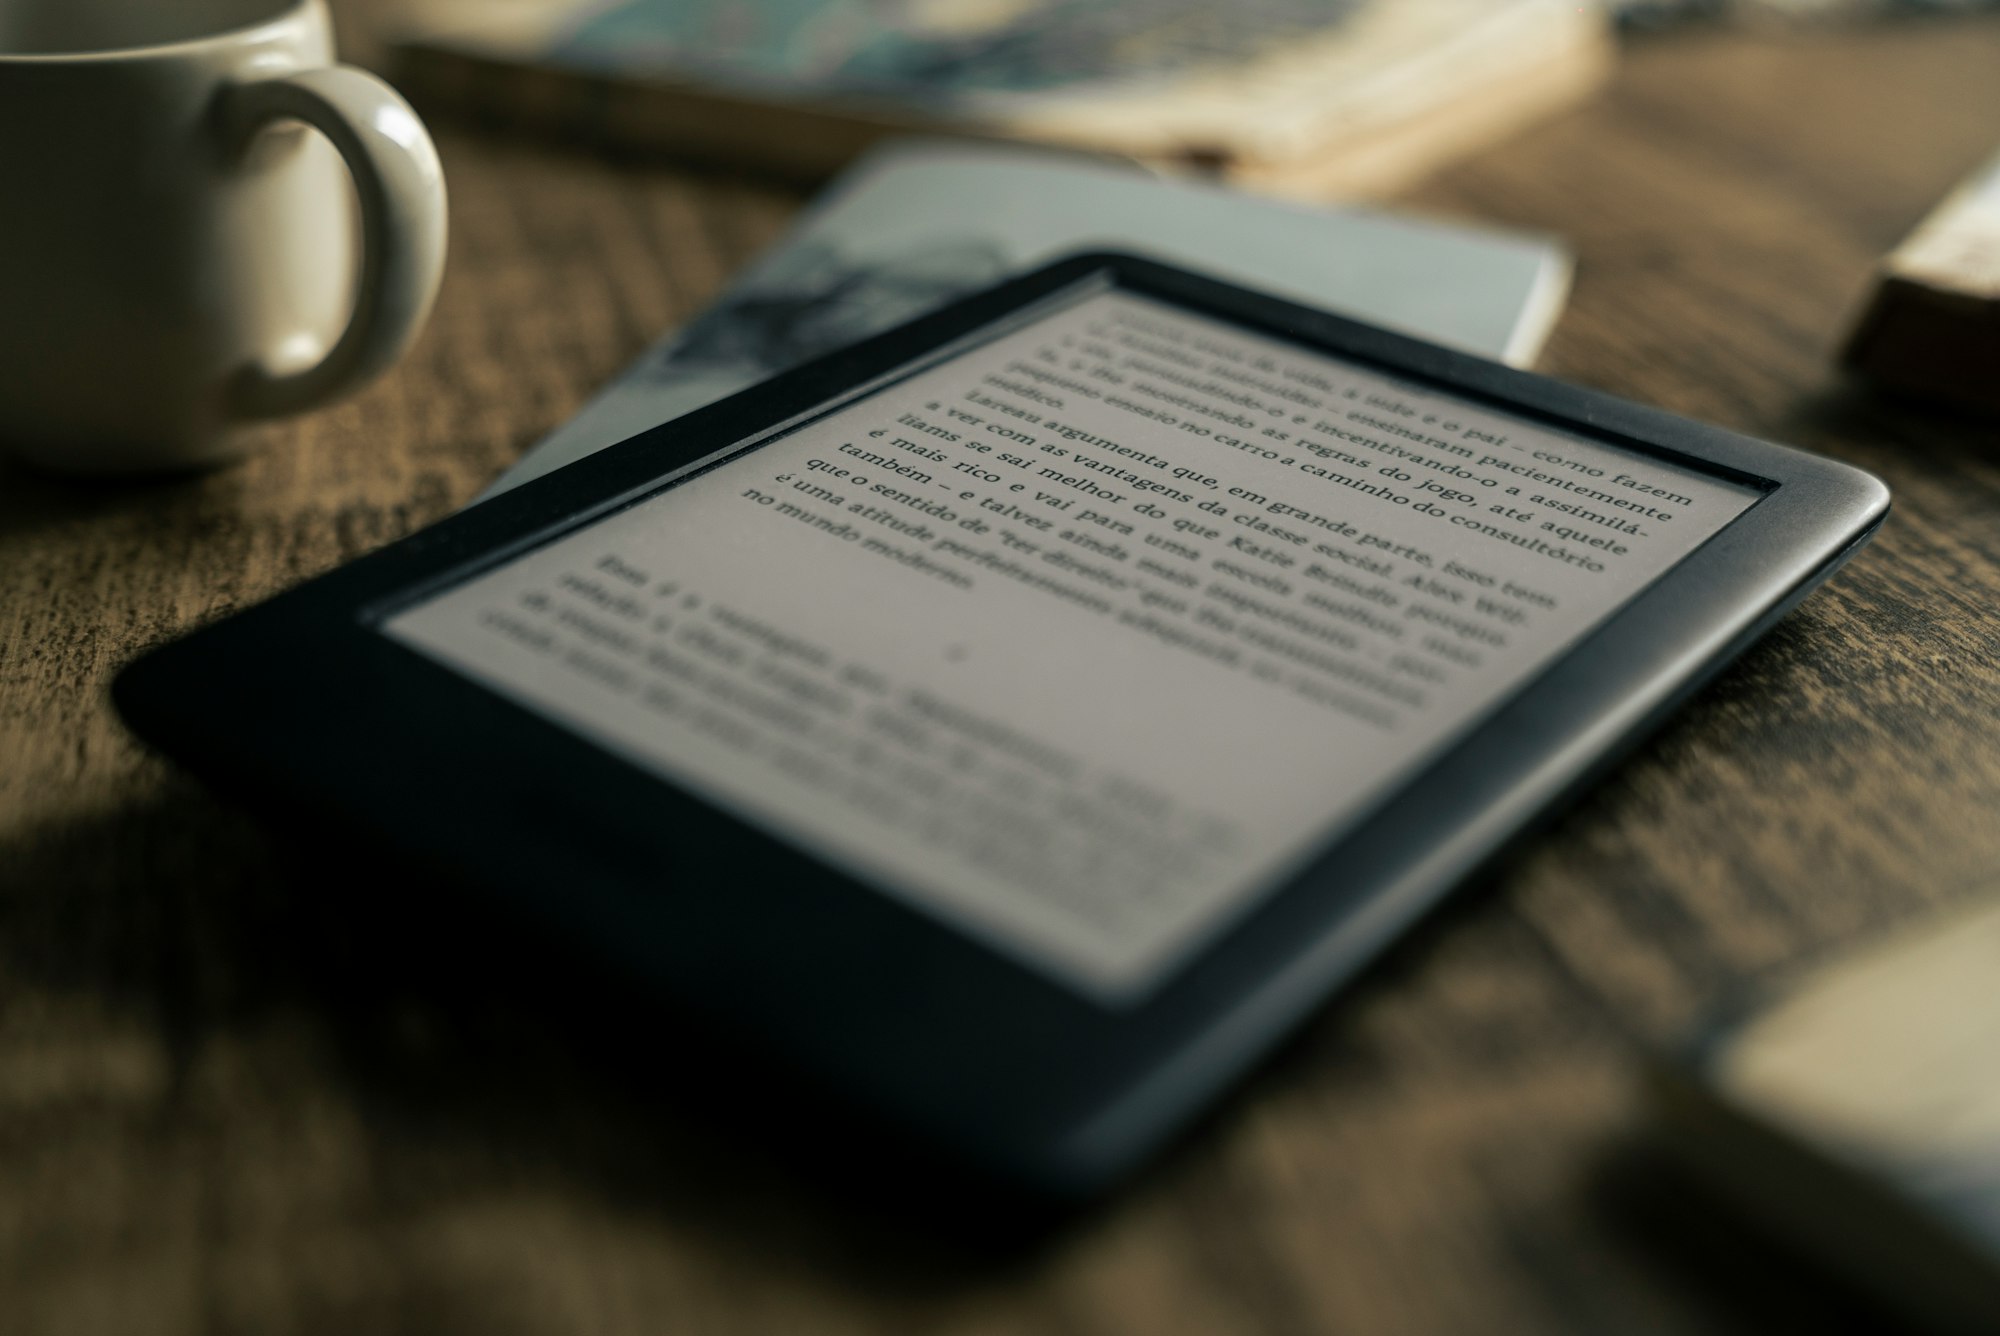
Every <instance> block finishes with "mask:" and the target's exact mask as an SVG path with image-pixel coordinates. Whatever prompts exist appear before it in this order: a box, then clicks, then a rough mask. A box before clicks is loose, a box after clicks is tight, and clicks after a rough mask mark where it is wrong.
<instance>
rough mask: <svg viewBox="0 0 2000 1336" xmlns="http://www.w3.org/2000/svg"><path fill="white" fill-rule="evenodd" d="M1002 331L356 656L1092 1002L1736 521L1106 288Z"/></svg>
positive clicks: (1404, 384)
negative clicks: (618, 762) (533, 724)
mask: <svg viewBox="0 0 2000 1336" xmlns="http://www.w3.org/2000/svg"><path fill="white" fill-rule="evenodd" d="M1041 309H1042V313H1041V314H1039V315H1037V316H1033V317H1032V318H1029V319H1026V320H1025V321H1023V322H1019V323H1015V324H1012V325H1005V326H1001V327H1000V328H999V332H997V333H995V334H994V335H993V336H992V337H991V338H990V339H988V340H986V341H984V342H975V343H973V344H971V345H970V346H967V347H964V348H962V349H961V350H960V351H958V352H957V353H956V354H955V355H953V356H950V357H947V358H944V359H942V360H938V361H934V362H931V363H929V364H925V365H922V366H921V369H918V370H916V371H914V372H913V373H911V374H909V375H907V376H904V377H903V378H901V379H895V380H892V381H890V382H888V383H886V384H885V385H884V386H883V387H882V388H879V389H876V390H874V391H873V392H871V393H867V394H865V395H862V396H860V397H858V398H853V399H849V400H846V401H843V402H840V403H839V404H838V405H837V406H836V407H833V408H831V409H830V410H829V411H827V412H826V413H824V414H822V415H820V416H818V417H815V418H812V419H810V420H808V421H806V422H805V423H804V424H803V425H800V426H798V427H796V428H795V429H793V430H791V431H789V432H788V433H786V434H784V435H782V436H779V437H778V438H776V439H775V440H771V441H769V442H767V443H764V444H761V445H759V446H757V447H756V448H754V449H748V450H745V451H743V452H742V453H740V454H738V455H736V456H735V457H733V458H730V459H728V460H727V461H726V462H724V463H722V464H720V465H719V466H717V467H713V468H710V469H708V470H707V471H705V472H702V473H699V474H697V475H696V476H694V477H692V478H690V479H688V480H686V481H684V482H680V483H678V484H676V485H673V486H671V487H667V488H665V489H664V490H661V491H659V492H658V493H656V494H654V495H651V496H650V497H647V498H645V499H643V500H641V501H639V502H637V503H635V504H631V505H628V506H626V507H624V508H623V509H620V510H617V511H616V512H615V513H612V514H610V515H609V516H608V517H606V518H603V519H600V520H598V521H595V522H592V523H588V524H585V525H583V526H582V527H580V528H577V529H574V530H572V531H570V532H568V533H566V534H564V535H562V536H561V537H558V538H556V539H555V540H553V541H551V542H548V543H547V544H545V545H543V546H540V547H537V548H535V549H533V550H531V551H529V552H527V553H526V554H525V555H522V556H519V557H516V558H513V559H510V560H508V561H506V562H504V563H503V564H501V565H498V566H496V567H493V568H490V569H487V570H485V571H483V572H482V573H480V574H478V575H476V576H474V577H472V578H470V579H468V580H466V581H465V582H463V583H461V584H458V585H456V586H454V587H452V588H450V589H448V590H446V591H445V592H443V593H440V594H436V595H434V596H428V597H425V598H424V599H422V600H421V601H419V602H417V603H415V604H414V605H412V606H409V607H406V608H404V609H402V610H401V611H399V612H397V613H396V614H395V615H393V616H392V617H390V618H388V619H387V620H386V621H384V622H383V623H382V626H381V629H382V631H383V632H384V633H385V634H387V635H389V636H391V637H393V638H394V639H396V640H397V641H399V642H401V643H403V644H405V645H407V646H410V647H412V648H414V649H415V650H417V651H419V652H421V653H422V654H424V655H426V656H428V657H429V658H431V659H433V660H435V661H437V662H439V663H441V664H444V665H446V666H448V667H449V668H451V669H453V670H455V671H456V672H458V673H460V674H463V675H464V676H466V677H468V678H471V679H474V680H476V681H478V682H480V683H483V684H484V685H485V686H486V687H488V688H490V689H491V690H493V691H495V692H498V693H500V694H501V695H503V696H505V697H507V698H509V699H511V700H513V701H515V702H517V703H519V704H520V705H521V706H523V707H525V708H527V709H529V710H531V711H534V712H536V713H538V714H540V715H542V716H543V717H545V718H547V719H550V720H553V721H556V722H558V723H560V724H562V725H563V726H566V727H568V728H570V729H572V730H575V731H576V732H578V733H580V734H582V735H584V736H586V737H588V738H589V739H591V740H592V741H594V742H595V743H596V744H598V745H600V746H602V747H604V748H607V749H609V750H611V751H612V752H614V753H616V754H618V755H621V756H623V757H625V758H626V759H627V760H628V761H630V762H631V763H633V764H635V765H637V766H639V767H641V768H643V769H645V770H648V771H650V772H653V773H656V774H658V775H660V776H662V777H664V778H666V779H668V780H670V781H671V782H673V783H675V784H677V785H679V786H681V787H683V788H686V789H688V790H690V791H693V792H696V793H699V794H701V795H703V796H705V797H706V798H707V799H708V800H709V801H711V802H712V803H715V804H717V805H719V806H722V807H724V808H726V809H728V810H730V811H731V812H733V813H735V814H736V815H738V816H740V817H741V818H743V819H745V820H747V821H749V822H751V823H752V824H754V825H757V826H758V827H760V828H762V829H764V830H765V831H767V832H769V833H771V834H772V835H774V836H776V837H778V838H781V839H785V840H789V841H790V842H792V843H794V844H796V845H799V846H801V847H804V848H807V849H809V850H811V851H813V852H815V853H816V854H817V855H818V856H819V857H820V858H822V859H823V860H825V861H827V862H830V863H832V864H834V865H836V866H839V867H841V868H843V869H845V870H847V871H848V872H850V873H852V874H855V875H856V876H858V877H859V878H860V879H861V880H863V881H865V882H866V883H868V884H870V885H873V886H875V887H877V888H879V889H880V890H881V891H883V892H885V893H887V894H891V895H895V896H898V897H901V898H902V899H904V900H905V901H907V902H908V903H910V904H911V905H913V906H916V907H917V908H919V909H920V910H921V911H924V912H927V913H929V914H931V915H934V916H936V917H938V918H941V919H943V920H945V921H947V922H948V923H950V924H952V925H955V926H956V927H957V928H959V929H960V930H961V931H964V932H967V933H969V934H971V935H973V936H974V937H976V938H977V939H979V940H982V941H984V942H986V943H988V944H989V945H990V946H992V947H993V948H995V949H998V950H1000V951H1003V952H1005V953H1007V954H1009V955H1011V956H1012V957H1014V958H1015V959H1017V960H1019V961H1022V962H1025V963H1026V964H1027V965H1028V966H1029V967H1030V968H1032V969H1035V970H1037V971H1039V972H1041V973H1042V974H1044V975H1045V976H1047V977H1050V978H1053V979H1055V980H1057V981H1059V982H1061V983H1063V984H1066V985H1068V986H1070V987H1072V988H1074V989H1076V990H1079V991H1081V992H1083V993H1084V994H1086V995H1088V996H1091V997H1094V998H1096V999H1098V1000H1099V1001H1101V1002H1105V1003H1118V1002H1129V1001H1132V1000H1135V999H1137V998H1138V997H1140V996H1142V995H1144V994H1145V993H1146V992H1148V991H1149V990H1151V989H1152V988H1154V987H1156V986H1157V985H1158V984H1159V983H1160V982H1161V981H1162V980H1163V979H1164V978H1166V977H1167V976H1168V975H1169V974H1170V973H1171V972H1172V969H1173V967H1174V965H1175V963H1176V962H1178V961H1181V960H1183V959H1186V958H1187V957H1188V956H1189V955H1190V954H1191V953H1193V952H1194V951H1196V950H1198V949H1199V948H1200V947H1201V946H1202V945H1203V944H1204V943H1206V942H1208V941H1211V940H1213V938H1214V937H1215V935H1216V934H1217V933H1218V932H1219V931H1220V930H1221V929H1222V928H1223V927H1224V926H1225V925H1227V924H1228V923H1230V922H1231V921H1232V920H1234V919H1235V918H1236V917H1238V916H1239V915H1241V914H1243V913H1244V912H1246V911H1247V910H1249V909H1252V908H1254V907H1255V906H1256V905H1257V904H1258V903H1259V901H1260V899H1261V898H1262V897H1263V896H1264V895H1265V894H1266V893H1267V892H1269V891H1270V890H1272V889H1273V888H1275V887H1277V886H1280V885H1282V884H1284V883H1285V881H1286V880H1287V878H1288V874H1291V873H1293V872H1295V871H1296V870H1297V869H1298V868H1299V867H1300V865H1301V864H1302V862H1303V861H1304V860H1305V859H1306V858H1308V857H1309V856H1310V855H1312V854H1314V853H1315V852H1316V851H1319V850H1321V849H1323V848H1325V847H1326V846H1327V845H1328V844H1329V843H1330V842H1331V841H1334V840H1337V839H1338V838H1340V836H1341V835H1342V834H1343V833H1344V832H1347V831H1349V830H1351V829H1352V828H1353V827H1354V825H1355V823H1356V822H1357V821H1359V820H1361V819H1363V818H1364V817H1365V816H1366V814H1367V813H1368V812H1369V811H1370V810H1371V809H1372V808H1373V807H1375V806H1376V805H1377V804H1378V803H1379V802H1380V801H1382V800H1383V799H1384V798H1385V797H1387V796H1388V795H1390V794H1392V793H1394V792H1395V791H1396V790H1397V789H1398V788H1399V787H1400V786H1401V785H1403V784H1404V783H1406V782H1408V781H1409V780H1410V779H1412V778H1413V777H1414V776H1415V775H1416V773H1417V772H1418V771H1420V770H1421V769H1423V768H1424V767H1425V766H1426V764H1427V763H1429V762H1431V761H1434V760H1435V759H1436V758H1437V757H1438V756H1439V755H1440V754H1441V753H1442V752H1443V751H1445V750H1446V749H1447V748H1448V747H1450V746H1451V744H1453V743H1454V742H1455V741H1457V740H1459V739H1460V738H1462V737H1463V736H1464V735H1465V734H1466V733H1467V732H1468V731H1469V730H1470V729H1472V728H1473V727H1474V726H1475V725H1476V724H1477V723H1478V722H1479V721H1480V720H1481V719H1482V718H1484V717H1485V716H1486V715H1488V714H1489V713H1490V712H1491V711H1492V710H1493V709H1494V708H1495V707H1496V706H1497V705H1498V704H1500V703H1501V702H1502V701H1504V700H1505V699H1507V698H1508V697H1510V696H1511V695H1512V694H1514V693H1516V692H1517V691H1518V690H1520V689H1521V688H1522V687H1523V686H1524V685H1525V684H1526V683H1527V682H1528V681H1529V680H1530V679H1532V678H1533V677H1534V676H1535V675H1536V674H1538V673H1540V672H1541V671H1543V670H1545V669H1547V668H1548V667H1550V666H1551V665H1552V664H1553V663H1554V662H1555V661H1556V660H1557V659H1558V658H1560V657H1561V656H1562V655H1563V654H1564V653H1565V652H1566V651H1567V650H1569V649H1570V648H1571V647H1573V646H1574V645H1575V644H1576V643H1577V642H1578V640H1579V639H1581V638H1582V637H1583V636H1585V635H1586V634H1587V633H1589V632H1590V631H1591V630H1592V629H1593V628H1595V627H1597V626H1598V625H1600V624H1601V623H1602V622H1604V620H1605V619H1606V618H1607V617H1609V616H1610V615H1611V614H1612V613H1614V612H1615V611H1617V610H1618V609H1619V608H1620V607H1622V606H1623V605H1625V604H1626V603H1628V602H1629V601H1631V600H1632V599H1633V598H1634V597H1635V596H1636V595H1637V594H1639V593H1640V592H1641V591H1642V590H1644V589H1645V588H1646V587H1647V586H1648V585H1650V584H1651V583H1652V582H1653V581H1655V580H1657V579H1658V578H1660V577H1661V576H1662V575H1664V574H1666V573H1667V572H1668V571H1669V570H1670V569H1672V568H1673V567H1674V566H1675V565H1676V564H1677V563H1679V562H1680V561H1682V560H1683V559H1684V558H1686V557H1687V556H1688V555H1689V554H1690V553H1691V552H1693V551H1694V550H1695V548H1697V547H1698V546H1699V545H1701V544H1702V543H1703V542H1704V541H1705V540H1707V539H1708V538H1710V537H1711V536H1713V535H1714V534H1716V533H1717V532H1718V531H1719V530H1720V529H1722V528H1723V527H1724V526H1726V525H1727V524H1729V522H1730V521H1731V520H1733V519H1735V518H1736V517H1737V516H1739V515H1741V514H1742V513H1743V512H1744V511H1745V510H1747V509H1748V508H1749V507H1750V506H1752V505H1753V504H1755V503H1756V502H1757V500H1758V499H1759V497H1760V496H1761V495H1762V493H1761V492H1760V491H1759V490H1758V489H1757V488H1755V487H1753V486H1748V485H1745V484H1742V483H1739V482H1736V481H1732V480H1728V479H1725V478H1723V477H1721V476H1719V475H1716V474H1713V473H1708V472H1703V471H1700V470H1697V469H1694V468H1690V467H1686V466H1683V465H1681V464H1679V463H1675V462H1669V461H1668V460H1666V459H1663V458H1661V457H1658V456H1655V455H1650V454H1644V453H1640V452H1638V451H1633V450H1626V449H1621V448H1617V447H1614V446H1611V445H1608V444H1605V443H1603V442H1599V441H1595V440H1592V439H1589V438H1587V437H1585V436H1582V435H1579V434H1573V433H1569V432H1565V431H1561V430H1556V429H1553V428H1551V427H1549V426H1546V425H1542V424H1539V423H1537V422H1536V421H1534V420H1531V419H1529V418H1527V417H1524V416H1515V415H1512V414H1509V413H1508V412H1506V411H1504V410H1501V409H1497V408H1494V407H1492V406H1489V405H1483V404H1481V403H1478V402H1475V401H1473V400H1470V399H1468V398H1465V397H1461V396H1457V395H1454V394H1450V393H1444V392H1440V391H1439V390H1437V389H1435V388H1431V387H1427V386H1426V385H1424V384H1423V383H1422V382H1420V381H1417V380H1413V379H1409V378H1403V377H1398V376H1392V375H1387V374H1383V373H1381V372H1379V371H1376V370H1374V369H1372V368H1370V367H1369V366H1367V365H1365V364H1362V363H1358V362H1354V361H1348V360H1345V359H1343V358H1340V357H1337V356H1333V355H1329V354H1325V353H1321V352H1318V351H1314V350H1311V349H1308V348H1306V347H1303V346H1299V345H1295V344H1292V343H1288V342H1285V341H1283V340H1281V339H1277V338H1273V337H1267V336H1264V335H1262V334H1259V333H1255V332H1251V331H1250V330H1247V329H1245V328H1243V327H1240V326H1237V325H1234V324H1231V323H1227V322H1224V321H1221V320H1217V319H1213V318H1210V317H1208V316H1205V315H1202V314H1199V313H1196V312H1194V311H1192V310H1190V309H1187V308H1183V307H1180V306H1176V305H1172V304H1169V303H1167V302H1163V301H1160V300H1156V299H1153V298H1150V297H1145V296H1140V295H1137V294H1135V293H1132V292H1129V291H1124V290H1119V289H1115V288H1109V289H1103V288H1100V289H1092V290H1089V291H1087V292H1085V293H1084V294H1083V295H1080V296H1076V297H1074V298H1073V299H1071V300H1069V301H1067V302H1066V303H1062V302H1059V303H1056V304H1054V305H1053V306H1052V307H1047V308H1041ZM696 834H697V833H696V832H690V836H691V837H694V836H695V835H696Z"/></svg>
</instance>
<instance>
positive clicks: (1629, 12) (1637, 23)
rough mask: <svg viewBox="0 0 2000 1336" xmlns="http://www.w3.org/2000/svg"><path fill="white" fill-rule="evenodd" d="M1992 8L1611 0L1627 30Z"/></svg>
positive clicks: (1974, 4) (1961, 2)
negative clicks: (1720, 20)
mask: <svg viewBox="0 0 2000 1336" xmlns="http://www.w3.org/2000/svg"><path fill="white" fill-rule="evenodd" d="M1996 6H2000V0H1611V8H1612V10H1613V11H1614V12H1615V13H1616V14H1617V16H1618V18H1619V21H1620V22H1622V23H1624V24H1626V25H1628V26H1631V27H1653V26H1658V25H1661V24H1667V23H1677V22H1680V21H1682V20H1686V19H1714V18H1724V19H1732V20H1740V21H1743V22H1766V23H1769V22H1780V23H1782V22H1791V21H1797V20H1802V19H1804V20H1812V19H1860V18H1881V17H1892V16H1902V15H1921V14H1956V13H1964V12H1966V11H1968V10H1974V9H1992V8H1995V7H1996Z"/></svg>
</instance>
